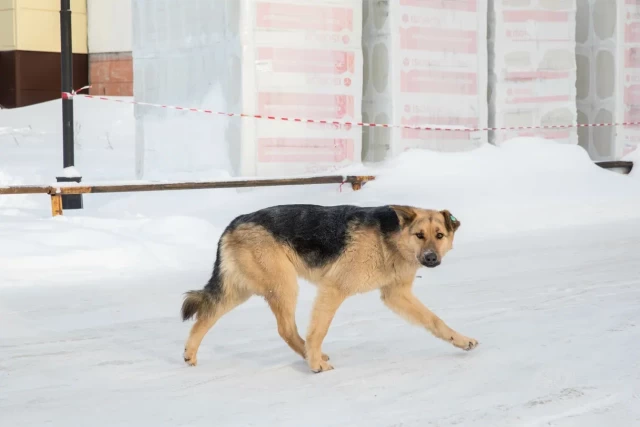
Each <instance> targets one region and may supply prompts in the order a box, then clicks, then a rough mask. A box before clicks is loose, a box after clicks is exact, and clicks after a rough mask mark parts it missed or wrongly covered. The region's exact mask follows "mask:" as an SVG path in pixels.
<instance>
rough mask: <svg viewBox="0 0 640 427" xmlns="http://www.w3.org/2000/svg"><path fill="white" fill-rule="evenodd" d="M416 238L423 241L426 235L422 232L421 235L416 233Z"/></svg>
mask: <svg viewBox="0 0 640 427" xmlns="http://www.w3.org/2000/svg"><path fill="white" fill-rule="evenodd" d="M416 237H417V238H418V239H420V240H423V239H424V233H423V232H422V231H421V232H419V233H416Z"/></svg>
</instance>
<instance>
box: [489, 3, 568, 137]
mask: <svg viewBox="0 0 640 427" xmlns="http://www.w3.org/2000/svg"><path fill="white" fill-rule="evenodd" d="M489 28H490V30H489V93H490V97H489V99H490V101H489V124H490V126H491V127H512V126H549V125H575V124H576V60H575V45H576V43H575V31H576V2H575V0H530V1H512V0H490V1H489ZM518 136H539V137H544V138H548V139H553V140H556V141H558V142H562V143H572V144H576V143H577V142H578V137H577V130H576V128H575V127H572V128H566V129H549V130H543V129H531V130H513V131H504V130H500V131H496V132H492V133H491V135H490V138H491V141H492V142H493V143H496V144H500V143H502V142H504V141H507V140H509V139H511V138H514V137H518Z"/></svg>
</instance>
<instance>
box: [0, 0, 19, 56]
mask: <svg viewBox="0 0 640 427" xmlns="http://www.w3.org/2000/svg"><path fill="white" fill-rule="evenodd" d="M15 2H16V0H0V50H15V49H16V45H17V41H16V12H15Z"/></svg>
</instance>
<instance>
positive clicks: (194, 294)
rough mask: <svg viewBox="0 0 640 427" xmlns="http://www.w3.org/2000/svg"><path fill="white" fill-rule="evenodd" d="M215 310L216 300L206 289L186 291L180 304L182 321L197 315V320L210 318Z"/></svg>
mask: <svg viewBox="0 0 640 427" xmlns="http://www.w3.org/2000/svg"><path fill="white" fill-rule="evenodd" d="M215 309H216V300H215V298H214V296H213V294H211V292H208V291H207V290H206V289H200V290H197V291H188V292H186V293H185V298H184V301H183V302H182V310H181V312H182V321H183V322H184V321H186V320H189V319H191V318H192V317H193V316H195V315H197V317H198V318H202V317H208V316H211V315H212V314H213V313H214V312H215Z"/></svg>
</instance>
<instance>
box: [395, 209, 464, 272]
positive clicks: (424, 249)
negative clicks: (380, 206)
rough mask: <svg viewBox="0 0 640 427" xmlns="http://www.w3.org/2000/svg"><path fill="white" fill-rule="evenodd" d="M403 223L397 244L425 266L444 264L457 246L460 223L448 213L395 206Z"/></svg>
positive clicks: (409, 257)
mask: <svg viewBox="0 0 640 427" xmlns="http://www.w3.org/2000/svg"><path fill="white" fill-rule="evenodd" d="M390 207H391V209H393V210H394V211H395V212H396V214H397V215H398V220H399V221H400V234H399V235H398V239H397V242H396V243H397V245H398V249H399V250H400V251H401V252H402V254H403V256H404V257H405V258H406V259H407V260H409V261H416V262H418V263H420V264H422V265H423V266H425V267H429V268H433V267H437V266H439V265H440V263H441V262H442V258H444V256H445V255H446V254H447V252H449V251H450V250H451V248H452V247H453V237H454V235H455V233H456V231H457V230H458V228H460V221H459V220H458V219H457V218H456V217H454V216H453V215H452V214H451V212H449V211H448V210H442V211H437V210H427V209H419V208H414V207H412V206H399V205H391V206H390Z"/></svg>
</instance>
